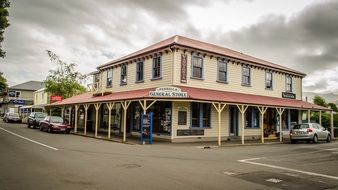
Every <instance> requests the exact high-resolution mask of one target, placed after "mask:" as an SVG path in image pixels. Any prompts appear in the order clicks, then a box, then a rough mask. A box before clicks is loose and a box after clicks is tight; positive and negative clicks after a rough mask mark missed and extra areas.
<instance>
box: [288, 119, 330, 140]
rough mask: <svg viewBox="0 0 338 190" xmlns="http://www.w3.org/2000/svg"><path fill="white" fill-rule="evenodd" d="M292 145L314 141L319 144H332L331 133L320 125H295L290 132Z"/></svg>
mask: <svg viewBox="0 0 338 190" xmlns="http://www.w3.org/2000/svg"><path fill="white" fill-rule="evenodd" d="M290 140H291V143H296V142H297V141H301V140H304V141H308V142H310V141H312V142H313V143H318V141H319V140H323V141H326V142H331V133H330V131H328V130H326V129H325V128H324V127H323V126H321V125H319V124H318V123H303V124H297V125H294V126H293V128H292V130H291V131H290Z"/></svg>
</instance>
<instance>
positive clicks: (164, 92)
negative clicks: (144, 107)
mask: <svg viewBox="0 0 338 190" xmlns="http://www.w3.org/2000/svg"><path fill="white" fill-rule="evenodd" d="M149 97H168V98H188V93H187V92H182V91H181V89H180V88H177V87H170V86H169V87H159V88H156V89H155V91H149Z"/></svg>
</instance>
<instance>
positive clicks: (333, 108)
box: [328, 103, 338, 112]
mask: <svg viewBox="0 0 338 190" xmlns="http://www.w3.org/2000/svg"><path fill="white" fill-rule="evenodd" d="M328 106H329V107H330V108H331V109H332V110H333V111H334V112H338V108H337V106H336V104H334V103H328Z"/></svg>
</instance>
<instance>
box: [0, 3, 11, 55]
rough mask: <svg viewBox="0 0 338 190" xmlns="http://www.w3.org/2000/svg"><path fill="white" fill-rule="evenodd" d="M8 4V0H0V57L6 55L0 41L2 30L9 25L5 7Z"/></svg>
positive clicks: (0, 40)
mask: <svg viewBox="0 0 338 190" xmlns="http://www.w3.org/2000/svg"><path fill="white" fill-rule="evenodd" d="M9 6H10V3H9V1H8V0H0V57H2V58H4V57H5V56H6V52H5V51H3V50H2V46H1V43H2V41H3V40H4V36H3V34H4V32H5V28H7V27H8V26H9V22H8V19H7V17H8V15H9V13H8V10H7V8H8V7H9Z"/></svg>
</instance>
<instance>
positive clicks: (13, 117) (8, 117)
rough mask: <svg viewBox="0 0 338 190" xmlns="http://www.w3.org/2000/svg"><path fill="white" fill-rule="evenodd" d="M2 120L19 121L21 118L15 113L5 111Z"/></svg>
mask: <svg viewBox="0 0 338 190" xmlns="http://www.w3.org/2000/svg"><path fill="white" fill-rule="evenodd" d="M3 121H4V122H6V123H9V122H16V123H21V118H20V116H19V114H17V113H6V114H5V116H4V117H3Z"/></svg>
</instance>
